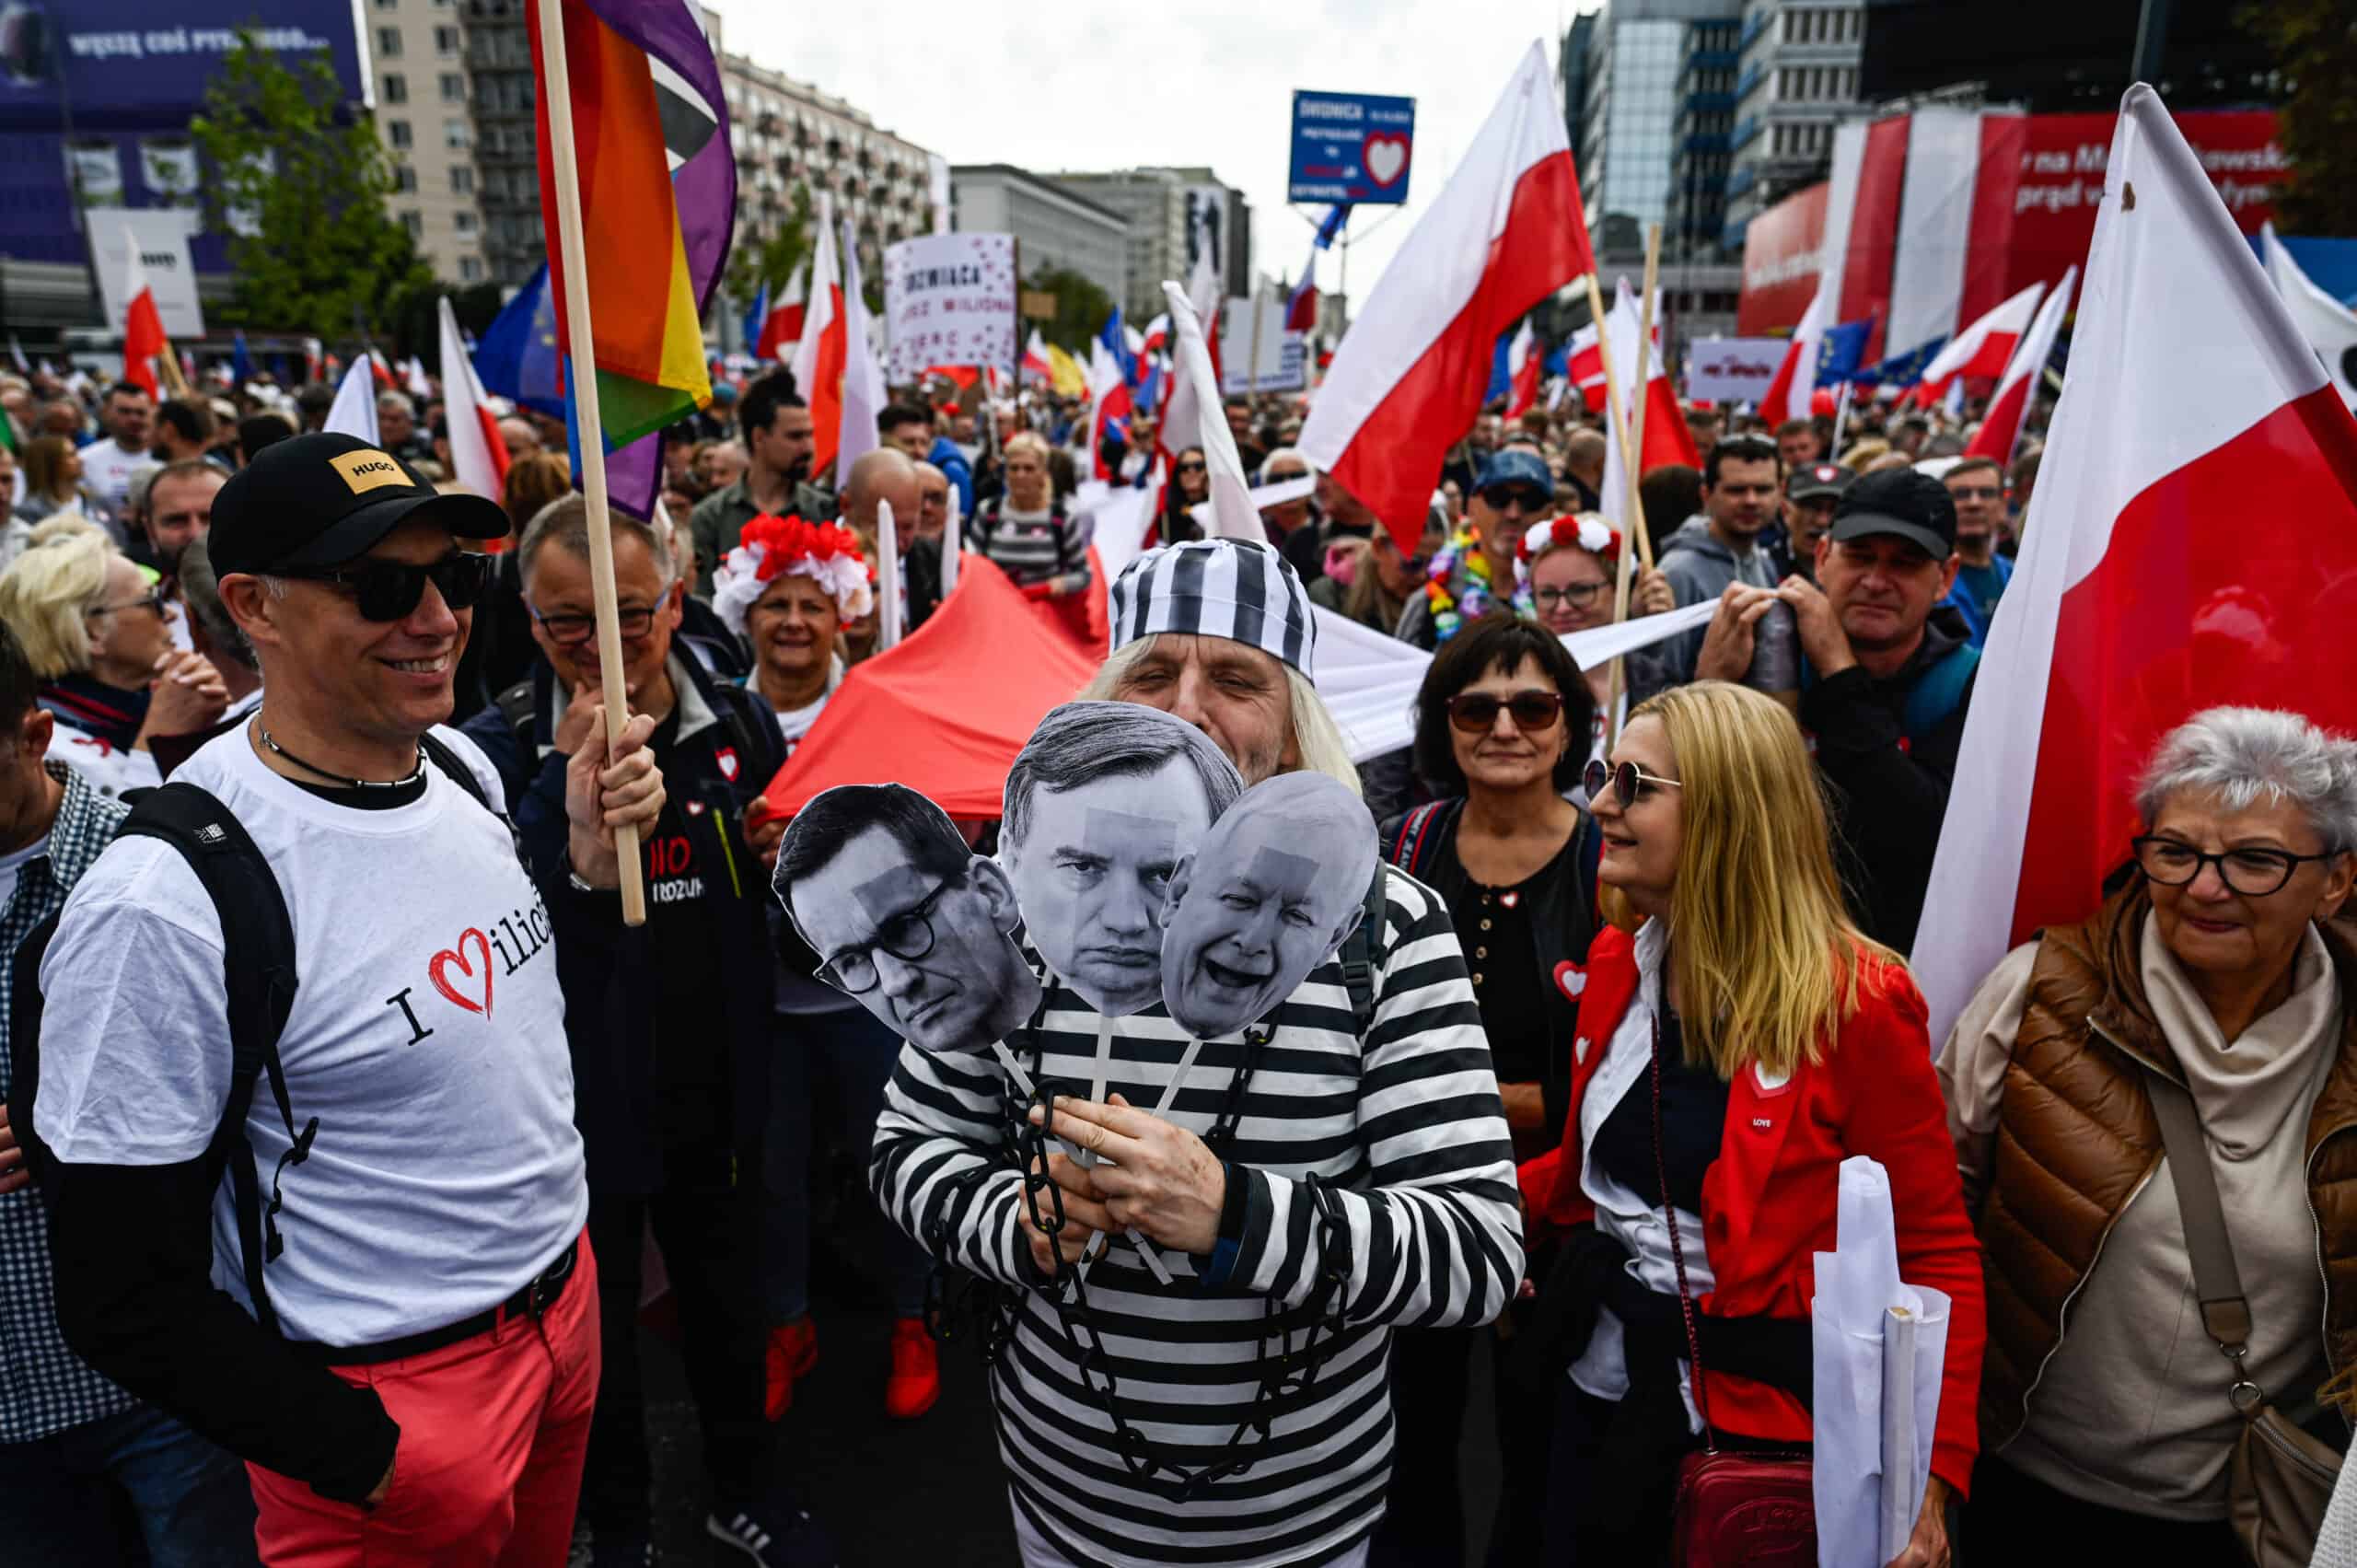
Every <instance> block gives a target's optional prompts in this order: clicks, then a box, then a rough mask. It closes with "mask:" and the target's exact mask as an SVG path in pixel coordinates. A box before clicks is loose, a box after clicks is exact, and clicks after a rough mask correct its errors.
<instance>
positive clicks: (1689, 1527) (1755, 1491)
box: [1653, 1013, 1817, 1568]
mask: <svg viewBox="0 0 2357 1568" xmlns="http://www.w3.org/2000/svg"><path fill="white" fill-rule="evenodd" d="M1653 1096H1654V1170H1655V1176H1656V1177H1657V1178H1658V1179H1659V1180H1660V1182H1661V1208H1662V1214H1664V1215H1665V1216H1666V1218H1667V1219H1668V1221H1669V1256H1670V1260H1671V1261H1672V1262H1673V1263H1675V1264H1676V1265H1677V1267H1678V1312H1679V1315H1680V1316H1681V1317H1682V1318H1684V1319H1685V1323H1686V1353H1687V1357H1688V1364H1689V1365H1691V1366H1692V1367H1693V1368H1694V1408H1695V1411H1697V1413H1699V1414H1700V1415H1701V1418H1702V1450H1701V1453H1698V1454H1689V1455H1687V1456H1686V1457H1685V1458H1681V1459H1680V1460H1678V1490H1677V1493H1676V1494H1675V1501H1674V1502H1673V1504H1672V1505H1671V1511H1670V1521H1671V1522H1670V1554H1669V1561H1670V1563H1671V1568H1737V1565H1738V1564H1740V1565H1743V1568H1816V1563H1817V1495H1816V1491H1815V1481H1814V1474H1813V1471H1812V1469H1811V1464H1810V1458H1809V1454H1808V1451H1807V1450H1806V1449H1781V1450H1774V1451H1770V1452H1759V1451H1747V1452H1744V1453H1739V1454H1738V1453H1734V1452H1729V1451H1725V1450H1722V1449H1721V1448H1720V1447H1719V1443H1718V1435H1717V1434H1716V1433H1714V1432H1713V1430H1712V1429H1711V1390H1710V1384H1709V1381H1708V1379H1707V1378H1706V1377H1705V1376H1704V1375H1703V1372H1702V1342H1701V1337H1700V1336H1699V1335H1697V1334H1696V1333H1695V1331H1694V1295H1693V1292H1692V1291H1691V1290H1690V1289H1689V1288H1688V1286H1687V1283H1686V1248H1685V1246H1684V1244H1683V1243H1682V1242H1681V1241H1680V1240H1679V1239H1678V1205H1677V1204H1676V1203H1674V1202H1671V1201H1670V1196H1669V1170H1668V1167H1667V1166H1666V1164H1665V1163H1664V1161H1663V1159H1662V1149H1661V1017H1660V1015H1659V1014H1658V1013H1656V1014H1655V1017H1654V1060H1653Z"/></svg>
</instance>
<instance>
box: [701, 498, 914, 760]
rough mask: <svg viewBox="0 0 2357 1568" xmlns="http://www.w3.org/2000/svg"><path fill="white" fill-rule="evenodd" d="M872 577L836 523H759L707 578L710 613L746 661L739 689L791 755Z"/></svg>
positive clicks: (822, 700)
mask: <svg viewBox="0 0 2357 1568" xmlns="http://www.w3.org/2000/svg"><path fill="white" fill-rule="evenodd" d="M874 581H875V573H874V571H873V570H872V569H871V568H870V567H869V565H868V563H867V561H866V558H865V556H863V555H862V554H861V553H860V550H859V540H858V539H857V538H856V537H855V536H853V533H852V531H851V530H850V529H849V528H845V527H843V526H842V524H841V523H806V522H804V521H803V520H802V519H801V518H800V517H755V518H754V519H753V520H752V521H751V522H749V523H747V524H746V525H745V532H744V535H743V537H742V538H741V539H739V540H738V541H737V548H736V549H734V550H732V551H730V552H728V558H727V559H726V561H724V562H722V563H721V565H720V569H719V571H718V572H716V573H715V574H714V578H713V595H712V604H713V608H714V610H718V611H719V612H720V618H721V620H723V621H726V623H727V624H728V628H729V630H731V631H733V632H735V633H737V635H738V636H739V637H742V638H743V639H745V641H746V643H747V644H748V645H749V646H750V647H751V649H752V654H753V673H752V674H751V676H749V678H748V679H747V680H746V684H747V685H748V686H749V687H751V688H752V690H753V691H755V692H757V693H758V694H759V695H760V696H761V697H762V698H763V699H764V700H765V701H767V703H769V706H770V710H771V712H772V713H773V714H776V715H777V727H778V733H779V734H781V735H782V736H784V738H785V749H786V752H787V754H788V755H789V756H790V755H792V754H793V751H794V749H795V747H796V746H798V745H800V744H801V741H802V738H803V737H804V736H805V735H807V734H808V733H809V731H810V726H812V725H813V724H816V723H817V722H818V719H819V712H820V710H822V709H823V708H825V707H826V705H827V699H828V698H829V697H830V696H832V695H833V694H834V691H835V688H836V687H837V686H839V685H841V684H842V679H843V659H842V654H841V653H840V652H838V651H837V648H836V633H839V632H841V631H842V627H843V624H844V622H846V621H857V620H859V619H861V618H862V617H863V616H865V615H866V614H867V612H868V610H870V609H872V608H873V607H874V605H875V602H876V592H875V587H874V586H873V585H874Z"/></svg>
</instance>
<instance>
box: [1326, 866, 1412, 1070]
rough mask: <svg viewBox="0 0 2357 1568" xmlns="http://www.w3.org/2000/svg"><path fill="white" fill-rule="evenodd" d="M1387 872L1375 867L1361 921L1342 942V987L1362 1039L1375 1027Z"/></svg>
mask: <svg viewBox="0 0 2357 1568" xmlns="http://www.w3.org/2000/svg"><path fill="white" fill-rule="evenodd" d="M1401 836H1402V837H1403V838H1404V837H1405V836H1406V835H1405V834H1402V835H1401ZM1388 875H1389V873H1387V871H1386V870H1385V869H1384V868H1383V866H1381V865H1376V868H1375V880H1374V881H1372V882H1370V883H1368V884H1367V889H1366V900H1365V907H1364V909H1363V910H1362V911H1361V912H1360V919H1359V923H1358V924H1357V925H1356V926H1355V927H1353V930H1352V932H1351V934H1350V935H1349V936H1348V937H1346V938H1345V939H1344V940H1343V942H1342V951H1341V960H1342V987H1343V989H1344V990H1346V991H1348V992H1349V993H1351V1016H1352V1017H1353V1018H1354V1019H1355V1020H1356V1021H1357V1024H1358V1030H1357V1033H1358V1038H1359V1039H1360V1040H1365V1039H1366V1032H1367V1030H1369V1029H1371V1028H1374V1027H1375V952H1376V943H1377V942H1379V941H1381V940H1382V936H1383V924H1384V920H1385V918H1386V916H1387V915H1388V914H1389V912H1390V897H1389V889H1388V885H1387V882H1386V880H1385V879H1386V877H1387V876H1388Z"/></svg>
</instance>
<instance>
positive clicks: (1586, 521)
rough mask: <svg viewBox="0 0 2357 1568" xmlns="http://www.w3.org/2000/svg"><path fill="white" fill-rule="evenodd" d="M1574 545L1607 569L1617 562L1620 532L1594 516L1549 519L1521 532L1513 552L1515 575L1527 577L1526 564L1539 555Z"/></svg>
mask: <svg viewBox="0 0 2357 1568" xmlns="http://www.w3.org/2000/svg"><path fill="white" fill-rule="evenodd" d="M1573 545H1576V546H1578V547H1579V548H1580V549H1582V550H1585V551H1586V552H1588V553H1589V554H1591V555H1593V556H1595V557H1596V559H1597V560H1599V561H1602V562H1603V563H1605V564H1606V565H1607V566H1612V565H1617V564H1619V563H1620V529H1619V528H1614V527H1613V526H1612V525H1611V524H1610V523H1608V522H1606V521H1605V520H1604V519H1603V518H1602V517H1598V516H1597V515H1596V513H1594V512H1582V513H1581V514H1579V515H1578V516H1577V517H1550V518H1548V519H1546V520H1545V521H1544V522H1537V523H1533V524H1531V525H1530V527H1529V528H1527V529H1525V530H1524V532H1523V536H1522V542H1521V543H1520V544H1519V545H1517V546H1515V552H1514V562H1515V575H1516V576H1526V577H1527V576H1528V575H1530V563H1532V562H1533V561H1535V560H1537V559H1538V555H1539V552H1542V551H1548V550H1558V549H1562V548H1566V547H1569V546H1573Z"/></svg>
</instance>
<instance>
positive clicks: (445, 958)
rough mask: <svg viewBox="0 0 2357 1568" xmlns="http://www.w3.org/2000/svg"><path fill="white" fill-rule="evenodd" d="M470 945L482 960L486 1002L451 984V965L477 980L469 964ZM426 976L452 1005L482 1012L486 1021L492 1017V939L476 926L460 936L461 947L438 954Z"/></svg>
mask: <svg viewBox="0 0 2357 1568" xmlns="http://www.w3.org/2000/svg"><path fill="white" fill-rule="evenodd" d="M469 942H472V943H473V944H474V945H475V951H476V952H477V953H479V954H481V955H482V1001H480V1002H478V1001H476V1000H475V999H474V998H473V997H471V996H463V995H460V994H459V991H458V989H457V988H456V987H454V986H453V985H451V983H450V977H449V974H448V972H447V971H448V970H449V968H450V966H451V965H453V964H456V965H457V966H458V967H459V973H460V974H462V975H465V976H466V977H467V978H468V979H470V980H471V979H473V978H474V973H475V966H474V965H472V964H470V963H469V962H467V944H468V943H469ZM425 973H426V978H428V979H429V980H431V981H434V989H435V990H436V991H438V992H440V993H442V994H443V995H445V996H447V997H448V998H449V999H450V1000H451V1001H452V1002H455V1003H457V1004H458V1005H459V1006H461V1007H464V1008H465V1009H466V1010H467V1011H468V1012H470V1013H481V1014H482V1016H484V1017H486V1018H488V1017H490V1016H491V938H490V937H488V936H485V935H483V934H482V932H480V931H477V930H476V929H475V928H474V927H473V926H471V925H470V926H468V927H467V928H466V930H464V931H462V932H460V933H459V946H458V947H457V949H456V950H453V949H451V948H448V947H445V948H443V949H442V950H441V951H440V952H438V953H436V954H435V955H434V957H433V958H432V960H431V961H429V962H428V963H427V964H426V966H425Z"/></svg>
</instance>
